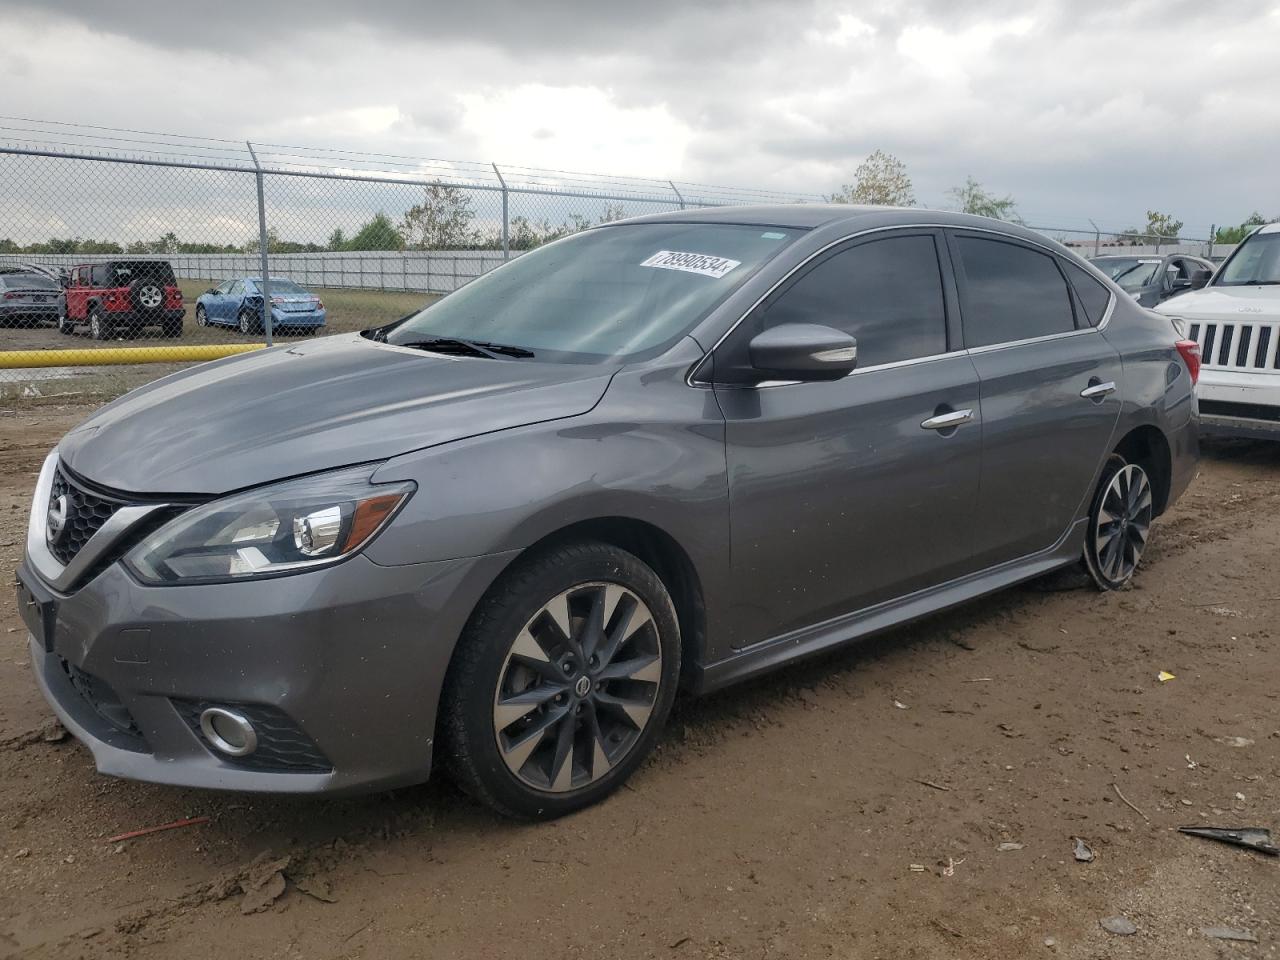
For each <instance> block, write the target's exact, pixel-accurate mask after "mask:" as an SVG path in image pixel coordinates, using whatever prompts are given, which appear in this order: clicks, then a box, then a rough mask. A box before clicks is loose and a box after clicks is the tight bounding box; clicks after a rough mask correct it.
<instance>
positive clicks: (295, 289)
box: [249, 277, 310, 297]
mask: <svg viewBox="0 0 1280 960" xmlns="http://www.w3.org/2000/svg"><path fill="white" fill-rule="evenodd" d="M249 282H250V283H251V284H253V285H254V286H255V287H257V286H258V281H257V280H250V281H249ZM271 295H272V296H273V297H306V296H310V294H309V293H308V292H307V289H306V287H300V286H298V285H297V284H296V283H294V282H293V281H292V280H284V279H282V278H280V277H272V278H271Z"/></svg>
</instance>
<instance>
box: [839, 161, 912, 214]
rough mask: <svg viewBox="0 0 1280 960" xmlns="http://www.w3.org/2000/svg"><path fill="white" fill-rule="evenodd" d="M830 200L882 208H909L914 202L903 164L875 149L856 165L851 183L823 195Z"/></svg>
mask: <svg viewBox="0 0 1280 960" xmlns="http://www.w3.org/2000/svg"><path fill="white" fill-rule="evenodd" d="M827 199H828V200H829V201H830V202H831V203H865V204H872V205H875V206H884V207H913V206H915V203H916V198H915V194H914V193H913V192H912V188H911V178H910V177H909V176H907V165H906V164H905V163H903V162H902V161H901V160H899V159H898V158H897V157H895V156H893V154H890V153H885V152H884V151H883V150H877V151H876V152H875V153H873V154H871V156H869V157H867V159H865V160H863V161H862V163H861V164H859V165H858V169H857V170H855V171H854V172H853V183H846V184H845V185H844V186H843V187H841V188H840V189H839V190H838V191H836V192H835V193H833V194H832V195H831V196H830V197H828V198H827Z"/></svg>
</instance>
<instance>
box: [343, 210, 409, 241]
mask: <svg viewBox="0 0 1280 960" xmlns="http://www.w3.org/2000/svg"><path fill="white" fill-rule="evenodd" d="M330 239H332V238H330ZM343 249H344V250H403V249H404V238H403V237H401V236H400V233H399V232H398V231H397V230H396V228H395V224H393V223H392V222H391V218H390V217H388V216H387V215H386V214H385V213H382V212H381V211H379V212H378V213H375V214H374V215H373V219H372V220H370V221H369V222H368V223H366V224H365V225H364V226H362V227H361V228H360V229H359V230H357V231H356V232H355V235H354V236H352V238H351V239H350V240H348V241H347V242H346V244H345V245H344V247H343Z"/></svg>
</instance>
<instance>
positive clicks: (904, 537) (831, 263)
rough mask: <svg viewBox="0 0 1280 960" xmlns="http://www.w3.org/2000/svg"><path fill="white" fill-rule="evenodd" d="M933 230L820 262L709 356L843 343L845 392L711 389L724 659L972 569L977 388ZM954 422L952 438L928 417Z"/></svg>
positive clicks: (725, 359) (801, 387)
mask: <svg viewBox="0 0 1280 960" xmlns="http://www.w3.org/2000/svg"><path fill="white" fill-rule="evenodd" d="M942 249H945V247H944V246H943V243H942V240H941V238H940V236H939V235H938V233H937V232H936V231H932V230H927V229H926V230H919V231H910V232H906V231H904V232H898V231H894V232H892V233H891V234H889V235H883V234H882V235H879V236H877V237H873V238H870V239H863V240H856V241H852V242H850V243H849V244H848V245H846V246H843V247H839V248H836V249H835V250H834V251H832V252H829V253H827V254H822V255H820V256H819V257H818V258H815V260H814V261H812V262H811V264H810V265H808V266H807V267H806V268H802V270H801V271H799V272H798V273H797V275H796V276H794V277H793V278H792V279H790V280H789V281H787V282H786V283H784V284H783V285H782V287H780V288H779V289H778V290H776V291H775V292H774V293H773V294H771V295H770V296H769V297H768V298H767V299H766V300H765V301H764V302H763V303H762V304H761V305H760V306H759V307H757V308H756V310H755V311H753V313H752V314H751V315H749V316H748V317H747V318H746V319H745V320H744V321H743V322H742V323H741V324H740V325H739V326H738V329H737V330H735V331H734V332H733V334H731V335H730V336H729V338H727V339H726V341H725V343H724V344H723V345H722V346H721V348H720V349H719V350H717V352H716V355H715V358H714V363H715V369H716V370H717V371H721V370H730V369H733V370H740V369H742V368H743V364H744V363H746V364H747V365H748V366H749V360H747V359H745V358H746V357H747V356H748V354H747V344H748V342H749V341H750V339H751V338H752V337H754V336H755V335H756V334H758V333H760V332H761V331H763V330H765V329H768V328H770V327H773V326H776V325H778V324H782V323H815V324H823V325H825V326H828V327H834V328H837V329H840V330H843V331H844V332H846V333H849V334H851V335H852V336H853V337H855V338H856V340H857V342H858V366H857V368H855V370H854V371H853V372H852V373H850V374H849V375H848V376H846V377H844V378H843V379H841V380H835V381H827V382H805V383H773V384H769V383H767V382H766V383H756V384H753V385H740V384H736V383H735V384H728V383H721V384H717V386H716V388H715V394H716V399H717V400H718V402H719V404H720V408H721V411H722V412H723V414H724V417H725V420H726V444H727V451H726V455H727V459H728V468H729V498H730V526H731V542H732V549H731V558H730V564H731V568H732V572H733V582H734V583H735V585H736V588H737V590H736V593H737V595H736V598H735V603H734V607H733V610H732V623H733V631H734V641H733V642H734V646H735V647H743V646H748V645H750V644H752V643H756V642H759V641H762V640H766V639H769V638H771V637H775V636H778V635H780V634H783V633H786V632H788V631H791V630H794V629H797V628H800V627H803V626H807V625H810V624H814V623H818V622H821V621H824V620H828V619H831V618H834V617H838V616H840V615H842V614H846V613H850V612H853V611H856V610H859V609H862V608H866V607H869V606H873V605H875V604H877V603H881V602H884V601H886V600H891V599H894V598H896V597H901V596H904V595H906V594H908V593H912V592H914V591H916V590H920V589H923V588H926V587H929V586H932V585H936V584H939V583H942V582H944V581H947V580H950V579H953V578H955V577H957V576H960V575H963V574H964V573H967V572H969V571H970V570H971V569H972V561H971V559H970V553H971V550H970V542H971V539H972V535H973V533H974V529H973V525H974V509H975V506H976V501H977V496H978V476H979V470H980V466H981V449H982V429H981V411H980V409H979V395H978V377H977V373H976V371H975V370H974V366H973V363H972V362H971V361H970V359H969V357H968V356H967V354H965V353H964V352H963V351H960V350H956V349H952V348H953V347H954V346H956V345H958V344H959V338H958V330H957V325H958V316H957V315H958V308H957V306H956V299H955V293H954V287H953V285H952V281H951V278H950V275H949V274H948V273H944V270H943V266H942V262H941V261H940V259H939V256H938V254H939V251H940V250H942ZM948 414H950V415H953V417H952V420H951V421H942V422H943V423H947V422H955V421H956V420H958V421H959V422H958V423H957V424H956V425H955V426H947V427H941V428H940V427H939V426H937V425H936V424H937V422H938V421H937V418H938V417H940V416H946V415H948Z"/></svg>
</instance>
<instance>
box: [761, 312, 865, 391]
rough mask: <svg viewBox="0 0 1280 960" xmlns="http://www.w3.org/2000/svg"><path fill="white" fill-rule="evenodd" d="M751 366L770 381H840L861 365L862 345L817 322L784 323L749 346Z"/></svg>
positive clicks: (766, 331)
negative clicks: (860, 346) (859, 351)
mask: <svg viewBox="0 0 1280 960" xmlns="http://www.w3.org/2000/svg"><path fill="white" fill-rule="evenodd" d="M747 354H748V356H749V357H750V360H751V366H752V367H753V368H754V369H755V370H756V371H757V372H759V373H761V374H763V375H764V377H765V378H766V379H774V380H839V379H840V378H841V377H843V376H845V375H846V374H848V373H849V372H850V371H851V370H853V368H854V367H856V366H857V364H858V342H857V341H856V340H854V338H853V337H851V336H849V335H848V334H847V333H841V332H840V331H839V330H836V329H834V328H832V327H825V326H822V325H821V324H816V323H784V324H782V325H781V326H777V327H774V328H772V329H770V330H765V331H764V332H763V333H760V334H757V335H756V336H755V337H754V338H753V339H752V341H751V343H749V344H748V345H747Z"/></svg>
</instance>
